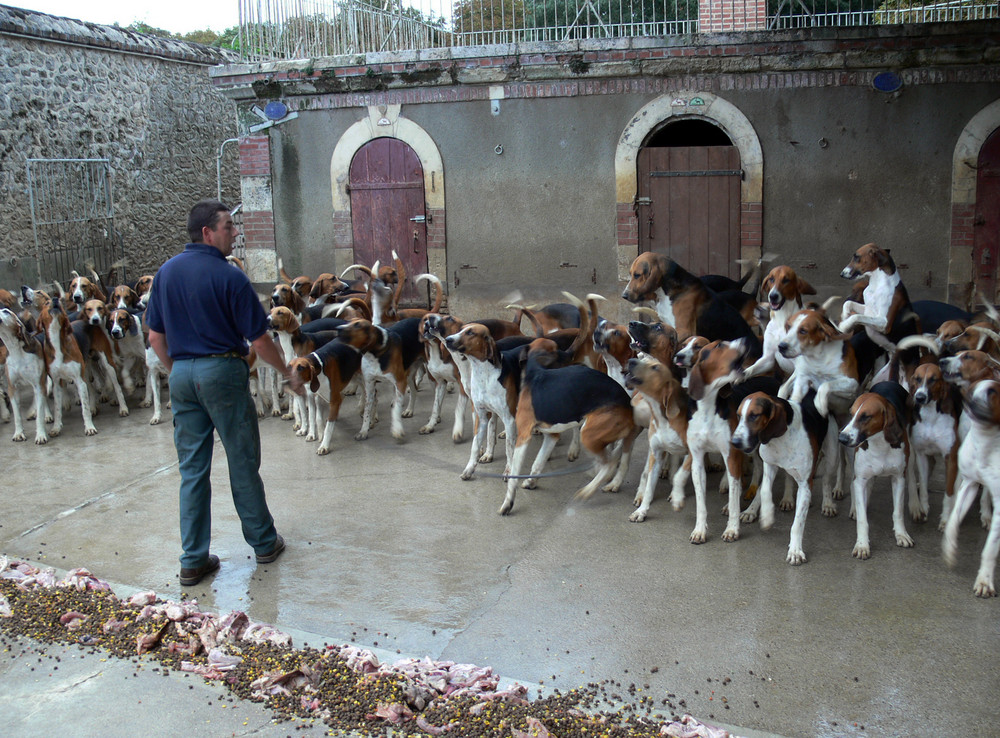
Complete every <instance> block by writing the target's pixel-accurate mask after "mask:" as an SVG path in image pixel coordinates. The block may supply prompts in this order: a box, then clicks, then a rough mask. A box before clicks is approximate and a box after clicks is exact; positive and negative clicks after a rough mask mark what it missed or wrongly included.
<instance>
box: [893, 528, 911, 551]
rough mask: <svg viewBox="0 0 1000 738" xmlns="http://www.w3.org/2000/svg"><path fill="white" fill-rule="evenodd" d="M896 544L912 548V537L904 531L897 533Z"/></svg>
mask: <svg viewBox="0 0 1000 738" xmlns="http://www.w3.org/2000/svg"><path fill="white" fill-rule="evenodd" d="M896 545H897V546H899V547H900V548H913V539H912V538H911V537H910V535H909V534H908V533H907V532H906V531H903V532H901V533H897V534H896Z"/></svg>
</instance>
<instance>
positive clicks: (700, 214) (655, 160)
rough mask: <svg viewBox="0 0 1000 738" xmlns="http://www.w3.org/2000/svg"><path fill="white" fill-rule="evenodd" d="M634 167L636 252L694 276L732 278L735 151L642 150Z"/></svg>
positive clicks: (736, 217) (736, 218) (736, 270)
mask: <svg viewBox="0 0 1000 738" xmlns="http://www.w3.org/2000/svg"><path fill="white" fill-rule="evenodd" d="M638 167H639V173H638V197H637V199H636V213H637V215H638V219H639V250H640V251H655V252H656V253H659V254H663V255H665V256H667V257H669V258H671V259H673V260H674V261H676V262H677V263H678V264H680V265H681V266H682V267H684V268H685V269H687V270H688V271H689V272H691V273H692V274H696V275H699V276H700V275H702V274H722V275H725V276H728V277H733V278H738V277H739V274H740V267H739V265H738V264H737V263H736V260H737V259H739V258H740V182H741V179H742V175H741V172H740V152H739V150H738V149H737V148H736V147H735V146H669V147H647V148H644V149H641V150H640V151H639V161H638Z"/></svg>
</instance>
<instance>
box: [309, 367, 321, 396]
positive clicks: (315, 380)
mask: <svg viewBox="0 0 1000 738" xmlns="http://www.w3.org/2000/svg"><path fill="white" fill-rule="evenodd" d="M311 374H312V379H310V380H309V389H310V390H311V391H312V392H319V375H318V374H316V373H315V372H311Z"/></svg>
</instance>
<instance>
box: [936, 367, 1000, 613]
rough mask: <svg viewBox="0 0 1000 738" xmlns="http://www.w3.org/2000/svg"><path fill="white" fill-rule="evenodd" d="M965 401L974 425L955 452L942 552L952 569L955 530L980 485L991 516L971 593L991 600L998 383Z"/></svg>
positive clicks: (998, 495)
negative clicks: (951, 497)
mask: <svg viewBox="0 0 1000 738" xmlns="http://www.w3.org/2000/svg"><path fill="white" fill-rule="evenodd" d="M966 397H967V399H966V408H967V409H968V411H969V414H970V415H971V416H972V419H973V422H972V428H970V430H969V434H968V435H967V436H966V437H965V440H964V441H962V446H961V448H960V449H959V451H958V474H959V484H958V491H957V492H956V493H955V505H954V506H953V507H952V510H951V514H950V515H949V516H948V523H947V525H946V526H945V529H944V537H943V539H942V548H943V551H944V559H945V561H946V562H947V563H948V565H949V566H954V565H955V561H956V559H957V557H958V526H959V524H960V523H961V522H962V519H963V518H964V517H965V514H966V513H967V512H968V511H969V507H970V506H971V505H972V502H973V500H975V498H976V492H977V490H978V488H979V486H980V485H982V486H983V487H984V488H985V489H986V490H987V491H988V494H989V495H990V496H991V497H992V499H993V515H992V520H991V524H990V526H989V530H990V532H989V534H988V535H987V536H986V545H985V546H983V554H982V558H981V559H980V563H979V572H978V574H977V575H976V582H975V584H974V585H973V591H974V592H975V593H976V595H977V596H978V597H993V596H995V595H996V587H995V586H994V583H993V574H994V572H995V570H996V565H997V554H998V552H1000V382H997V381H996V380H993V379H989V380H984V381H981V382H978V383H977V384H976V385H975V386H973V387H972V389H971V391H970V392H969V394H968V395H967V396H966Z"/></svg>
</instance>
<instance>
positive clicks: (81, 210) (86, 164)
mask: <svg viewBox="0 0 1000 738" xmlns="http://www.w3.org/2000/svg"><path fill="white" fill-rule="evenodd" d="M110 169H111V167H110V162H109V161H108V160H107V159H28V191H29V195H30V197H31V227H32V230H33V232H34V236H35V263H36V266H37V273H36V274H34V275H28V274H25V275H24V277H25V279H30V277H34V278H35V280H36V281H37V282H38V283H44V282H51V281H53V280H56V281H58V282H60V283H61V284H63V285H65V284H67V283H68V282H69V280H70V278H71V274H70V272H72V271H76V272H79V273H80V274H83V275H85V276H89V270H90V269H91V268H93V269H94V270H96V271H97V273H98V274H99V275H101V277H102V278H105V277H106V276H107V275H108V273H109V272H110V271H111V269H112V266H113V265H114V266H116V267H118V269H117V270H116V272H115V279H116V280H117V281H118V282H124V281H126V278H127V277H126V274H125V267H124V266H123V265H122V261H123V256H124V247H123V244H122V239H121V236H120V235H119V234H118V233H117V232H116V231H115V227H114V205H113V201H112V197H111V178H110Z"/></svg>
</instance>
